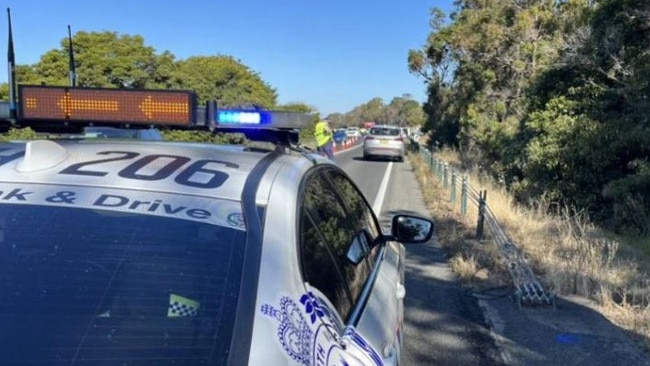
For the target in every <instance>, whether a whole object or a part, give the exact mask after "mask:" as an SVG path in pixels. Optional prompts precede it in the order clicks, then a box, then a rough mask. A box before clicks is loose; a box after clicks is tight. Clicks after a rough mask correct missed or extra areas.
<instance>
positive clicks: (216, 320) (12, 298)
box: [0, 204, 245, 366]
mask: <svg viewBox="0 0 650 366" xmlns="http://www.w3.org/2000/svg"><path fill="white" fill-rule="evenodd" d="M244 242H245V231H243V230H236V229H234V228H228V227H224V226H218V225H214V224H208V223H202V222H196V221H191V220H180V219H175V218H169V217H159V216H151V215H141V214H136V213H121V212H117V211H93V210H89V209H81V208H66V207H55V206H35V205H7V204H0V278H2V281H1V282H0V319H1V320H0V329H1V331H0V365H18V364H19V365H27V364H29V365H42V366H46V365H131V364H147V365H198V364H208V363H209V364H223V363H225V361H224V360H226V359H227V353H228V349H229V347H230V343H231V337H232V329H233V320H234V314H235V306H236V303H237V294H238V292H239V291H238V290H239V279H240V277H241V271H242V257H243V251H244Z"/></svg>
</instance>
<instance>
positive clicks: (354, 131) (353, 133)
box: [347, 127, 361, 137]
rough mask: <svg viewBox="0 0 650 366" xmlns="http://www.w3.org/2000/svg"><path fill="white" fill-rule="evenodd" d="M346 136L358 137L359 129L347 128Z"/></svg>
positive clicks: (359, 134)
mask: <svg viewBox="0 0 650 366" xmlns="http://www.w3.org/2000/svg"><path fill="white" fill-rule="evenodd" d="M347 135H348V137H360V136H361V132H360V131H359V127H348V128H347Z"/></svg>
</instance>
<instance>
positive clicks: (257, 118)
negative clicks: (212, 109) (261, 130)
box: [217, 109, 271, 126]
mask: <svg viewBox="0 0 650 366" xmlns="http://www.w3.org/2000/svg"><path fill="white" fill-rule="evenodd" d="M270 123H271V114H270V113H269V112H267V111H247V110H232V109H225V110H219V111H217V124H220V125H235V124H237V125H247V126H250V125H265V124H270Z"/></svg>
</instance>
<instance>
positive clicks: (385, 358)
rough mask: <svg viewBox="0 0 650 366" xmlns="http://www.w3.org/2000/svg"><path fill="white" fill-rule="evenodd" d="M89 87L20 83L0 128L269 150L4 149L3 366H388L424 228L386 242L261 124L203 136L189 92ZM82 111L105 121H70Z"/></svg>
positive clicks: (286, 131)
mask: <svg viewBox="0 0 650 366" xmlns="http://www.w3.org/2000/svg"><path fill="white" fill-rule="evenodd" d="M91 91H92V92H88V89H83V88H72V87H65V88H64V87H61V88H57V87H38V86H34V87H27V86H21V95H23V97H24V100H27V101H29V102H28V103H22V104H20V105H19V115H18V116H17V118H9V117H10V116H1V117H2V118H0V127H2V126H4V127H9V126H12V127H27V126H28V127H31V128H32V129H34V130H36V131H40V130H43V131H47V130H49V129H56V130H57V131H59V132H61V131H62V130H63V131H65V130H66V129H73V128H74V129H76V128H78V126H93V127H102V126H103V127H107V126H110V127H112V128H117V129H122V130H124V131H129V129H130V128H133V127H134V126H137V125H146V126H156V127H158V128H173V129H188V130H192V129H206V128H207V129H208V130H210V129H212V132H219V131H231V132H232V131H238V132H240V133H243V134H245V135H246V136H247V137H249V138H258V139H261V140H263V141H272V142H274V143H275V144H276V147H275V148H272V149H268V150H265V149H261V148H249V147H247V146H244V145H214V144H202V143H180V142H179V143H176V142H168V141H156V140H148V141H145V140H143V139H141V138H138V137H135V138H133V139H131V140H120V141H118V140H113V139H111V138H110V137H111V136H113V132H115V131H113V130H99V129H96V130H94V131H93V130H90V129H89V130H88V131H87V132H88V133H89V134H91V135H89V136H87V137H88V138H85V139H84V138H80V139H73V140H71V139H66V140H35V141H16V142H4V143H0V293H1V294H2V296H1V298H2V301H0V324H2V331H1V332H0V365H3V366H13V365H21V366H27V365H30V366H32V365H33V366H36V365H39V366H49V365H52V366H54V365H72V366H90V365H108V366H111V365H115V366H117V365H120V366H121V365H136V366H138V365H157V366H165V365H318V366H325V365H359V366H360V365H375V366H381V365H398V364H399V360H400V353H401V348H402V343H403V332H402V322H403V311H404V304H403V300H404V296H405V288H404V247H403V245H402V244H418V243H424V242H426V241H428V240H429V238H430V237H431V235H432V232H433V222H431V221H430V220H429V219H427V218H424V217H416V216H411V215H402V214H398V215H394V216H393V217H392V219H391V227H390V229H389V230H388V232H384V230H383V229H382V228H381V226H380V224H379V221H378V219H377V213H375V212H373V210H372V208H371V206H370V205H369V203H368V201H367V199H366V198H365V197H364V195H363V194H362V192H361V191H360V190H359V189H358V187H357V186H356V184H355V182H354V181H353V180H352V179H351V178H350V177H349V176H348V175H347V174H346V173H345V171H343V170H342V169H341V168H340V167H339V166H337V165H336V164H335V163H334V162H332V161H330V160H328V159H325V158H322V157H320V156H318V155H315V154H311V153H309V152H308V151H306V150H301V149H300V148H299V147H298V146H297V145H296V144H295V142H296V141H297V136H298V133H297V132H296V129H295V127H296V126H295V125H291V126H283V125H282V122H283V121H276V120H275V119H274V115H273V113H270V112H264V113H262V112H261V111H238V110H231V111H225V112H224V111H215V112H214V114H212V115H210V116H206V120H210V121H211V122H210V123H211V124H210V125H204V126H198V125H196V120H195V118H196V115H197V112H196V110H197V108H196V106H195V105H194V104H193V102H192V101H193V100H195V99H193V98H191V96H185V95H182V94H178V95H177V94H174V93H171V92H169V91H141V90H138V91H135V90H129V89H120V90H110V91H109V92H110V94H109V93H104V92H103V91H102V90H99V89H98V90H91ZM104 91H107V90H104ZM165 93H166V94H165ZM163 94H164V95H163ZM93 98H95V99H98V100H101V101H102V103H104V104H107V103H108V104H110V105H111V106H112V107H111V108H110V110H101V111H94V110H91V108H90V107H88V108H86V109H81V108H77V109H73V108H67V107H66V106H67V104H66V103H68V102H70V101H74V100H84V101H85V103H86V104H85V105H88V106H95V105H100V104H98V103H96V104H93V103H92V100H93ZM88 101H90V102H88ZM127 102H128V103H127ZM57 103H58V104H57ZM153 103H157V104H156V106H157V109H155V110H153V109H147V108H148V106H150V105H153ZM207 111H208V113H209V109H208V110H207ZM221 116H227V118H225V117H224V118H223V119H222V118H221ZM377 128H379V127H377ZM384 132H386V133H385V134H384ZM207 133H209V132H207ZM94 134H97V135H94ZM117 135H119V136H122V137H123V136H124V135H123V134H117ZM368 136H372V137H373V139H375V140H377V141H379V143H380V144H382V145H383V143H381V141H383V140H382V139H383V138H384V136H391V137H392V136H393V135H392V130H389V129H385V130H380V129H378V130H375V131H371V133H370V134H369V135H368ZM392 143H393V142H391V144H392ZM364 151H365V150H364ZM370 151H371V152H373V151H374V153H377V152H379V151H384V150H370Z"/></svg>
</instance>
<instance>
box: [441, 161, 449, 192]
mask: <svg viewBox="0 0 650 366" xmlns="http://www.w3.org/2000/svg"><path fill="white" fill-rule="evenodd" d="M442 186H443V187H445V188H449V164H447V163H444V164H443V165H442Z"/></svg>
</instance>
